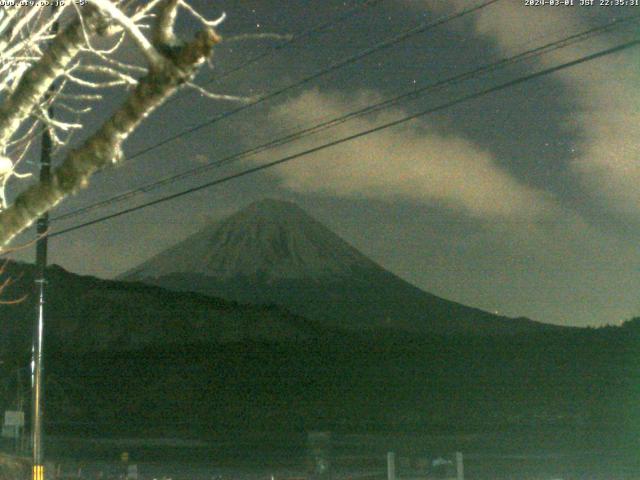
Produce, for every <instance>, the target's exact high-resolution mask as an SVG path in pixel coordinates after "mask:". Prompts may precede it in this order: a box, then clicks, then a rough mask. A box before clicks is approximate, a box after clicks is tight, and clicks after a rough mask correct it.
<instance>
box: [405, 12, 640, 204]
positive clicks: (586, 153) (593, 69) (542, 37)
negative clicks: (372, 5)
mask: <svg viewBox="0 0 640 480" xmlns="http://www.w3.org/2000/svg"><path fill="white" fill-rule="evenodd" d="M410 3H411V4H412V5H414V6H420V8H425V7H426V8H431V9H435V10H436V11H437V12H438V13H442V12H444V11H447V10H450V9H451V8H456V9H457V8H463V7H464V6H465V5H466V4H467V2H466V1H463V0H451V1H448V2H446V4H445V3H444V2H433V3H432V2H423V1H420V2H416V1H413V2H410ZM580 12H581V10H580V9H579V8H531V7H525V6H523V5H522V3H521V2H510V1H504V2H499V3H497V4H494V5H492V6H490V7H488V8H485V9H483V10H482V11H480V12H479V14H477V16H476V21H475V30H476V33H477V34H478V35H480V36H483V37H485V38H487V39H489V40H491V41H493V42H495V44H496V46H497V47H498V49H499V50H500V51H501V52H502V53H503V54H504V55H511V54H515V53H518V52H521V51H524V50H527V49H529V48H531V47H533V46H537V45H543V44H546V43H548V42H550V41H552V40H555V39H560V38H563V37H565V36H567V35H569V34H572V33H577V32H579V31H583V30H586V29H587V28H589V24H588V23H587V22H586V21H584V19H583V18H582V17H581V16H580ZM618 43H621V41H620V40H619V39H618V40H615V39H612V37H611V36H598V37H593V38H590V39H589V40H587V41H585V42H582V43H580V44H576V45H573V46H570V47H568V48H564V49H562V50H558V51H556V52H552V53H550V54H547V55H544V56H542V57H539V59H538V60H537V64H538V67H549V66H552V65H557V64H560V63H563V62H566V61H568V60H573V59H576V58H578V57H580V56H583V55H585V54H587V53H591V52H595V51H599V50H602V49H605V48H608V47H611V46H613V45H615V44H618ZM637 63H638V53H637V51H635V50H631V51H628V52H627V53H620V54H613V55H610V56H606V57H603V58H601V59H598V60H595V61H591V62H587V63H585V64H582V65H580V66H576V67H572V68H568V69H565V70H562V71H560V72H558V73H556V74H555V75H556V76H557V77H556V78H559V79H560V80H561V81H562V82H564V83H565V85H567V86H568V87H569V88H570V89H571V91H573V92H574V95H573V101H574V102H575V111H574V112H575V113H574V118H575V123H576V125H577V126H578V128H579V129H580V130H581V144H580V145H579V155H578V156H577V157H576V158H575V159H574V160H573V163H572V169H573V172H574V173H575V174H576V175H577V176H578V177H579V178H580V179H581V181H582V182H583V183H584V185H586V186H587V187H588V188H589V189H590V190H591V191H593V192H594V193H595V194H596V195H597V196H598V197H599V198H600V200H601V201H603V202H604V203H605V204H606V205H607V206H609V207H611V208H613V209H615V210H618V211H620V212H625V213H631V214H633V215H635V216H637V214H638V213H640V188H638V184H640V162H639V161H638V159H639V158H640V142H639V141H638V137H637V135H636V134H635V128H636V126H637V125H638V124H640V93H638V88H637V85H638V82H639V81H640V75H638V71H639V70H638V68H637ZM551 114H552V112H551Z"/></svg>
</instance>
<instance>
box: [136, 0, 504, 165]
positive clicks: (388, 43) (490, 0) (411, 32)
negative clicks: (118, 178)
mask: <svg viewBox="0 0 640 480" xmlns="http://www.w3.org/2000/svg"><path fill="white" fill-rule="evenodd" d="M499 1H501V0H487V1H485V2H483V3H481V4H479V5H475V6H473V7H469V8H466V9H464V10H460V11H458V12H455V13H452V14H449V15H445V16H444V17H441V18H439V19H437V20H435V21H434V22H430V23H422V24H420V25H418V26H417V27H413V28H410V29H408V30H405V31H404V32H402V33H399V34H398V35H395V36H393V37H391V38H390V39H387V40H383V41H381V42H378V43H377V44H375V45H374V46H372V47H369V48H366V49H365V50H363V51H361V52H358V53H356V54H354V55H351V56H349V57H347V58H345V59H343V60H340V61H338V62H335V63H332V64H331V65H329V66H328V67H326V68H323V69H322V70H320V71H318V72H316V73H313V74H311V75H309V76H307V77H304V78H303V79H301V80H298V81H296V82H294V83H290V84H289V85H287V86H285V87H282V88H279V89H277V90H274V91H271V92H269V93H266V94H265V95H262V96H260V97H259V98H257V99H255V100H253V101H251V102H249V103H245V104H244V105H241V106H239V107H237V108H234V109H232V110H227V111H226V112H222V113H220V114H218V115H216V116H215V117H212V118H210V119H208V120H206V121H204V122H201V123H199V124H197V125H194V126H193V127H190V128H187V129H185V130H182V131H181V132H178V133H176V134H175V135H171V136H170V137H167V138H165V139H163V140H162V141H160V142H157V143H154V144H153V145H150V146H148V147H145V148H142V149H140V150H138V151H137V152H135V153H133V154H132V155H128V156H127V159H128V160H132V159H134V158H136V157H140V156H142V155H144V154H146V153H149V152H150V151H152V150H155V149H156V148H158V147H161V146H163V145H166V144H167V143H171V142H173V141H175V140H176V139H178V138H180V137H183V136H185V135H188V134H191V133H194V132H197V131H198V130H201V129H203V128H204V127H208V126H211V125H213V124H215V123H217V122H219V121H221V120H224V119H226V118H229V117H231V116H232V115H235V114H237V113H240V112H242V111H244V110H247V109H249V108H251V107H254V106H256V105H260V104H261V103H264V102H266V101H267V100H271V99H272V98H274V97H277V96H279V95H282V94H283V93H286V92H288V91H290V90H293V89H295V88H298V87H300V86H302V85H306V84H307V83H309V82H312V81H313V80H316V79H318V78H320V77H323V76H325V75H327V74H329V73H332V72H334V71H336V70H339V69H340V68H342V67H344V66H346V65H350V64H352V63H355V62H357V61H358V60H361V59H363V58H365V57H368V56H369V55H372V54H374V53H376V52H379V51H382V50H385V49H387V48H390V47H392V46H393V45H396V44H398V43H400V42H402V41H404V40H406V39H408V38H411V37H413V36H415V35H418V34H420V33H424V32H426V31H428V30H431V29H433V28H436V27H440V26H442V25H445V24H447V23H449V22H451V21H453V20H456V19H458V18H461V17H464V16H465V15H468V14H470V13H474V12H476V11H479V10H481V9H483V8H486V7H488V6H490V5H492V4H494V3H496V2H499Z"/></svg>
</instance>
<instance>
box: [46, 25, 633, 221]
mask: <svg viewBox="0 0 640 480" xmlns="http://www.w3.org/2000/svg"><path fill="white" fill-rule="evenodd" d="M639 18H640V15H634V16H632V17H626V18H623V19H617V20H614V21H612V22H608V23H607V24H604V25H601V26H597V27H594V28H590V29H588V30H585V31H582V32H579V33H576V34H573V35H571V36H569V37H565V38H562V39H560V40H556V41H554V42H550V43H548V44H546V45H542V46H540V47H536V48H533V49H531V50H527V51H525V52H522V53H519V54H516V55H513V56H511V57H508V58H506V59H502V60H499V61H498V62H494V63H491V64H487V65H483V66H481V67H478V68H475V69H473V70H471V71H467V72H463V73H461V74H458V75H455V76H453V77H449V78H447V79H444V80H440V81H437V82H435V83H431V84H429V85H426V86H423V87H420V88H418V89H414V90H411V91H409V92H405V93H402V94H400V95H397V96H395V97H392V98H390V99H387V100H383V101H381V102H378V103H376V104H373V105H368V106H366V107H364V108H362V109H360V110H356V111H354V112H349V113H347V114H345V115H342V116H339V117H334V118H332V119H330V120H327V121H324V122H321V123H319V124H316V125H313V126H311V127H308V128H304V129H301V130H298V131H296V132H293V133H290V134H288V135H286V136H284V137H280V138H277V139H275V140H271V141H269V142H266V143H263V144H261V145H258V146H256V147H252V148H250V149H247V150H244V151H241V152H238V153H235V154H232V155H229V156H227V157H225V158H222V159H220V160H216V161H214V162H210V163H208V164H206V165H203V166H199V167H196V168H192V169H189V170H187V171H184V172H180V173H177V174H174V175H170V176H168V177H165V178H162V179H160V180H156V181H154V182H151V183H148V184H146V185H143V186H141V187H138V188H135V189H132V190H129V191H127V192H124V193H121V194H118V195H116V196H114V197H111V198H108V199H105V200H102V201H99V202H96V203H93V204H91V205H88V206H86V207H81V208H78V209H76V210H73V211H71V212H67V213H65V214H62V215H59V216H57V217H55V218H54V219H53V221H59V220H63V219H66V218H71V217H74V216H77V215H81V214H84V213H87V212H90V211H93V210H95V209H98V208H102V207H105V206H108V205H110V204H113V203H116V202H120V201H123V200H126V199H128V198H132V197H134V196H136V195H138V194H140V193H147V192H149V191H152V190H155V189H157V188H160V187H162V186H164V185H167V184H171V183H175V182H176V181H178V180H182V179H184V178H187V177H189V176H195V175H199V174H201V173H204V172H207V171H209V170H211V169H213V168H217V167H220V166H222V165H224V164H227V163H230V162H232V161H235V160H239V159H242V158H246V157H248V156H252V155H255V154H257V153H261V152H263V151H266V150H270V149H272V148H276V147H279V146H282V145H285V144H288V143H291V142H293V141H296V140H299V139H301V138H304V137H306V136H309V135H312V134H316V133H318V132H321V131H324V130H326V129H328V128H332V127H335V126H337V125H340V124H342V123H345V122H347V121H349V120H352V119H354V118H357V117H360V116H362V115H367V114H370V113H374V112H377V111H380V110H382V109H385V108H389V107H391V106H394V105H397V104H398V103H399V102H401V101H404V100H407V99H413V98H417V97H419V96H422V95H424V94H425V93H427V92H429V91H432V90H435V89H439V88H443V87H448V86H451V85H454V84H457V83H460V82H463V81H465V80H468V79H471V78H474V77H476V76H479V75H480V74H484V73H488V72H492V71H495V70H497V69H499V68H503V67H506V66H508V65H511V64H513V63H516V62H519V61H522V60H529V59H532V58H535V57H538V56H541V55H544V54H546V53H549V52H551V51H555V50H558V49H560V48H566V47H567V46H570V45H573V44H576V43H578V42H581V41H585V40H587V39H588V38H591V37H592V36H594V35H597V34H602V33H605V32H608V31H610V30H611V29H613V28H614V27H618V26H619V25H620V24H622V23H626V22H632V21H636V20H638V19H639Z"/></svg>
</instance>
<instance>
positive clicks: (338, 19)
mask: <svg viewBox="0 0 640 480" xmlns="http://www.w3.org/2000/svg"><path fill="white" fill-rule="evenodd" d="M384 1H385V0H365V1H364V2H362V3H360V4H358V5H356V6H355V7H353V8H351V9H349V10H347V11H346V12H343V13H342V14H340V15H337V16H335V17H334V18H332V19H331V20H328V21H326V22H323V23H320V24H318V25H314V26H312V27H311V28H308V29H306V30H303V31H301V32H299V33H295V34H293V36H291V38H288V39H287V40H285V41H282V42H280V43H277V44H275V45H273V46H272V47H270V48H269V49H267V50H265V51H264V52H262V53H259V54H258V55H255V56H254V57H251V58H249V59H248V60H246V61H244V62H242V63H241V64H240V65H238V66H236V67H234V68H231V69H229V70H224V71H222V72H221V73H219V74H216V75H215V76H213V77H211V78H209V79H208V80H205V81H203V82H202V84H203V85H209V84H211V83H214V82H217V81H219V80H222V79H223V78H226V77H228V76H230V75H232V74H234V73H236V72H239V71H241V70H244V69H246V68H248V67H249V66H251V65H253V64H255V63H257V62H259V61H261V60H263V59H265V58H266V57H269V56H271V55H273V54H275V53H276V52H280V51H282V50H284V49H286V48H288V47H290V46H291V45H293V44H295V43H298V42H300V41H301V40H303V39H304V38H307V37H310V36H311V35H313V34H314V33H318V32H321V31H323V30H326V29H327V28H329V27H332V26H335V25H337V24H339V23H342V22H344V21H345V20H348V19H349V18H351V17H352V16H354V15H355V14H357V13H358V12H360V11H361V10H365V9H367V8H370V7H375V6H376V5H378V4H380V3H382V2H384ZM223 43H224V37H223ZM183 97H185V95H175V96H173V97H171V98H170V99H168V100H167V101H166V102H165V105H166V104H168V103H171V102H173V101H175V100H178V99H180V98H183Z"/></svg>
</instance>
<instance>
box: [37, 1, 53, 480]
mask: <svg viewBox="0 0 640 480" xmlns="http://www.w3.org/2000/svg"><path fill="white" fill-rule="evenodd" d="M55 8H56V7H55V6H53V7H52V10H53V12H54V13H55ZM51 30H52V33H53V34H56V33H57V31H58V22H55V23H54V24H53V26H52V27H51ZM52 89H53V86H52V87H51V89H50V90H49V92H50V93H51V92H52ZM47 100H48V98H47ZM48 113H49V117H50V118H53V106H52V105H49V107H48ZM52 146H53V142H52V139H51V132H50V131H49V127H48V126H47V125H44V126H43V130H42V143H41V146H40V183H42V184H47V183H49V182H50V181H51V153H52ZM48 230H49V213H48V212H45V213H44V214H43V215H42V216H41V217H40V218H38V223H37V227H36V232H37V240H36V279H35V284H36V285H35V286H36V293H37V299H38V303H37V307H36V318H35V322H34V329H33V348H32V355H33V357H32V359H31V361H32V368H33V372H32V373H33V384H32V397H31V440H32V455H33V470H32V477H31V478H32V480H44V452H43V436H44V432H43V428H42V417H43V407H44V388H43V386H44V385H43V381H42V376H43V369H44V366H43V363H44V359H43V343H44V314H45V293H46V285H47V279H46V268H47V247H48V242H47V240H48V239H47V231H48Z"/></svg>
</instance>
